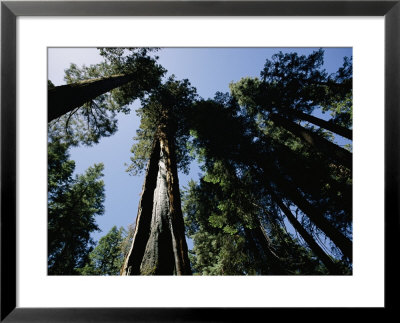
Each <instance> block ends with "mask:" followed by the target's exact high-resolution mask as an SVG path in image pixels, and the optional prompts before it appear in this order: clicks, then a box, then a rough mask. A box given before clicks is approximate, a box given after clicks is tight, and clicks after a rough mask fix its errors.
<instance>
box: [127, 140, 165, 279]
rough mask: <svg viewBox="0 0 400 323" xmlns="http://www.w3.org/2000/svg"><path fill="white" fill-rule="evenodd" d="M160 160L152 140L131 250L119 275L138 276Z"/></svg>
mask: <svg viewBox="0 0 400 323" xmlns="http://www.w3.org/2000/svg"><path fill="white" fill-rule="evenodd" d="M159 160H160V142H159V140H158V139H155V140H154V143H153V147H152V151H151V155H150V159H149V163H148V164H147V169H146V175H145V179H144V183H143V188H142V195H141V198H140V201H139V207H138V214H137V218H136V227H135V232H134V235H133V240H132V246H131V249H130V251H129V253H128V255H127V257H126V259H125V262H124V266H123V267H122V270H121V275H139V274H140V265H141V263H142V259H143V255H144V252H145V248H146V244H147V241H148V239H149V235H150V224H151V219H152V213H153V197H154V190H155V188H156V185H157V177H158V171H159Z"/></svg>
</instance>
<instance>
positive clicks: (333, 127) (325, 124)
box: [281, 109, 353, 140]
mask: <svg viewBox="0 0 400 323" xmlns="http://www.w3.org/2000/svg"><path fill="white" fill-rule="evenodd" d="M281 111H282V112H283V113H285V114H287V115H289V116H292V117H295V118H296V119H301V120H304V121H308V122H310V123H312V124H315V125H316V126H318V127H321V128H324V129H326V130H329V131H332V132H334V133H336V134H338V135H340V136H342V137H344V138H347V139H350V140H352V139H353V131H352V130H350V129H347V128H345V127H342V126H339V125H337V124H334V123H333V122H331V121H325V120H323V119H320V118H317V117H314V116H312V115H310V114H306V113H303V112H300V111H296V110H294V109H282V110H281Z"/></svg>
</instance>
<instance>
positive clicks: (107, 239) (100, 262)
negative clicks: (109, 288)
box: [79, 226, 127, 276]
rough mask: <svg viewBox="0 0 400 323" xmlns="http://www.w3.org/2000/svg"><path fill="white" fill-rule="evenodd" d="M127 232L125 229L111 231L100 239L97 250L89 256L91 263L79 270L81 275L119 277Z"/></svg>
mask: <svg viewBox="0 0 400 323" xmlns="http://www.w3.org/2000/svg"><path fill="white" fill-rule="evenodd" d="M126 237H127V232H126V230H124V228H122V227H121V228H119V229H117V227H116V226H113V227H112V228H111V230H110V231H109V232H108V233H107V234H106V235H105V236H103V237H101V238H100V240H99V242H98V244H97V246H96V248H94V250H93V251H91V252H90V254H89V262H88V263H87V264H86V265H85V267H83V268H82V269H80V270H79V273H80V274H81V275H105V276H110V275H119V273H120V270H121V268H122V265H123V261H124V249H123V244H124V240H125V239H126Z"/></svg>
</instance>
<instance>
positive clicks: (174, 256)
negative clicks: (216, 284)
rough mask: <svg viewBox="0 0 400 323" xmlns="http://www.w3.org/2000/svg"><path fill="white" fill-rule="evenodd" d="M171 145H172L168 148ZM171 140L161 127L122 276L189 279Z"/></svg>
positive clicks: (153, 150) (176, 172)
mask: <svg viewBox="0 0 400 323" xmlns="http://www.w3.org/2000/svg"><path fill="white" fill-rule="evenodd" d="M171 143H172V144H171ZM191 273H192V272H191V269H190V262H189V257H188V248H187V244H186V239H185V227H184V222H183V214H182V209H181V200H180V191H179V181H178V171H177V166H176V157H175V150H174V145H173V140H168V135H167V132H166V127H165V126H164V127H160V131H159V132H158V133H157V135H156V140H155V143H154V144H153V148H152V153H151V156H150V161H149V164H148V166H147V171H146V178H145V183H144V185H143V191H142V197H141V201H140V204H139V211H138V217H137V219H136V228H135V234H134V237H133V241H132V247H131V250H130V252H129V254H128V256H127V258H126V260H125V263H124V266H123V268H122V270H121V275H173V274H177V275H191Z"/></svg>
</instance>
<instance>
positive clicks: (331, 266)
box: [273, 196, 341, 275]
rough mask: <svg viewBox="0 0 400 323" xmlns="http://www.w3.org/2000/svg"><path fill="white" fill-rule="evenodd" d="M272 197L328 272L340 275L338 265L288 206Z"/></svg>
mask: <svg viewBox="0 0 400 323" xmlns="http://www.w3.org/2000/svg"><path fill="white" fill-rule="evenodd" d="M273 198H274V201H275V202H276V203H277V204H278V206H279V208H280V209H281V210H282V211H283V213H284V214H285V215H286V217H287V218H288V220H289V222H290V223H291V224H292V225H293V227H294V228H295V229H296V230H297V232H299V234H300V235H301V236H302V238H303V239H304V241H305V242H306V243H307V245H308V246H309V247H310V249H311V250H312V251H313V252H314V254H315V255H316V256H317V257H318V258H319V259H320V260H321V261H322V262H323V264H324V265H325V267H326V268H327V269H328V270H329V272H330V273H331V274H334V275H340V274H341V271H340V269H339V268H338V266H337V265H336V264H335V263H334V262H333V261H332V259H331V257H329V256H328V255H327V254H326V253H325V252H324V251H323V250H322V248H321V247H320V246H319V245H318V244H317V243H316V242H315V240H314V238H313V237H312V236H311V235H310V234H309V233H308V232H307V231H306V230H305V229H304V228H303V226H302V225H301V224H300V222H299V221H297V219H296V217H295V216H294V215H293V214H292V212H291V211H290V210H289V208H287V207H286V205H285V204H283V202H282V201H281V199H279V198H277V197H276V196H273Z"/></svg>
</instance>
